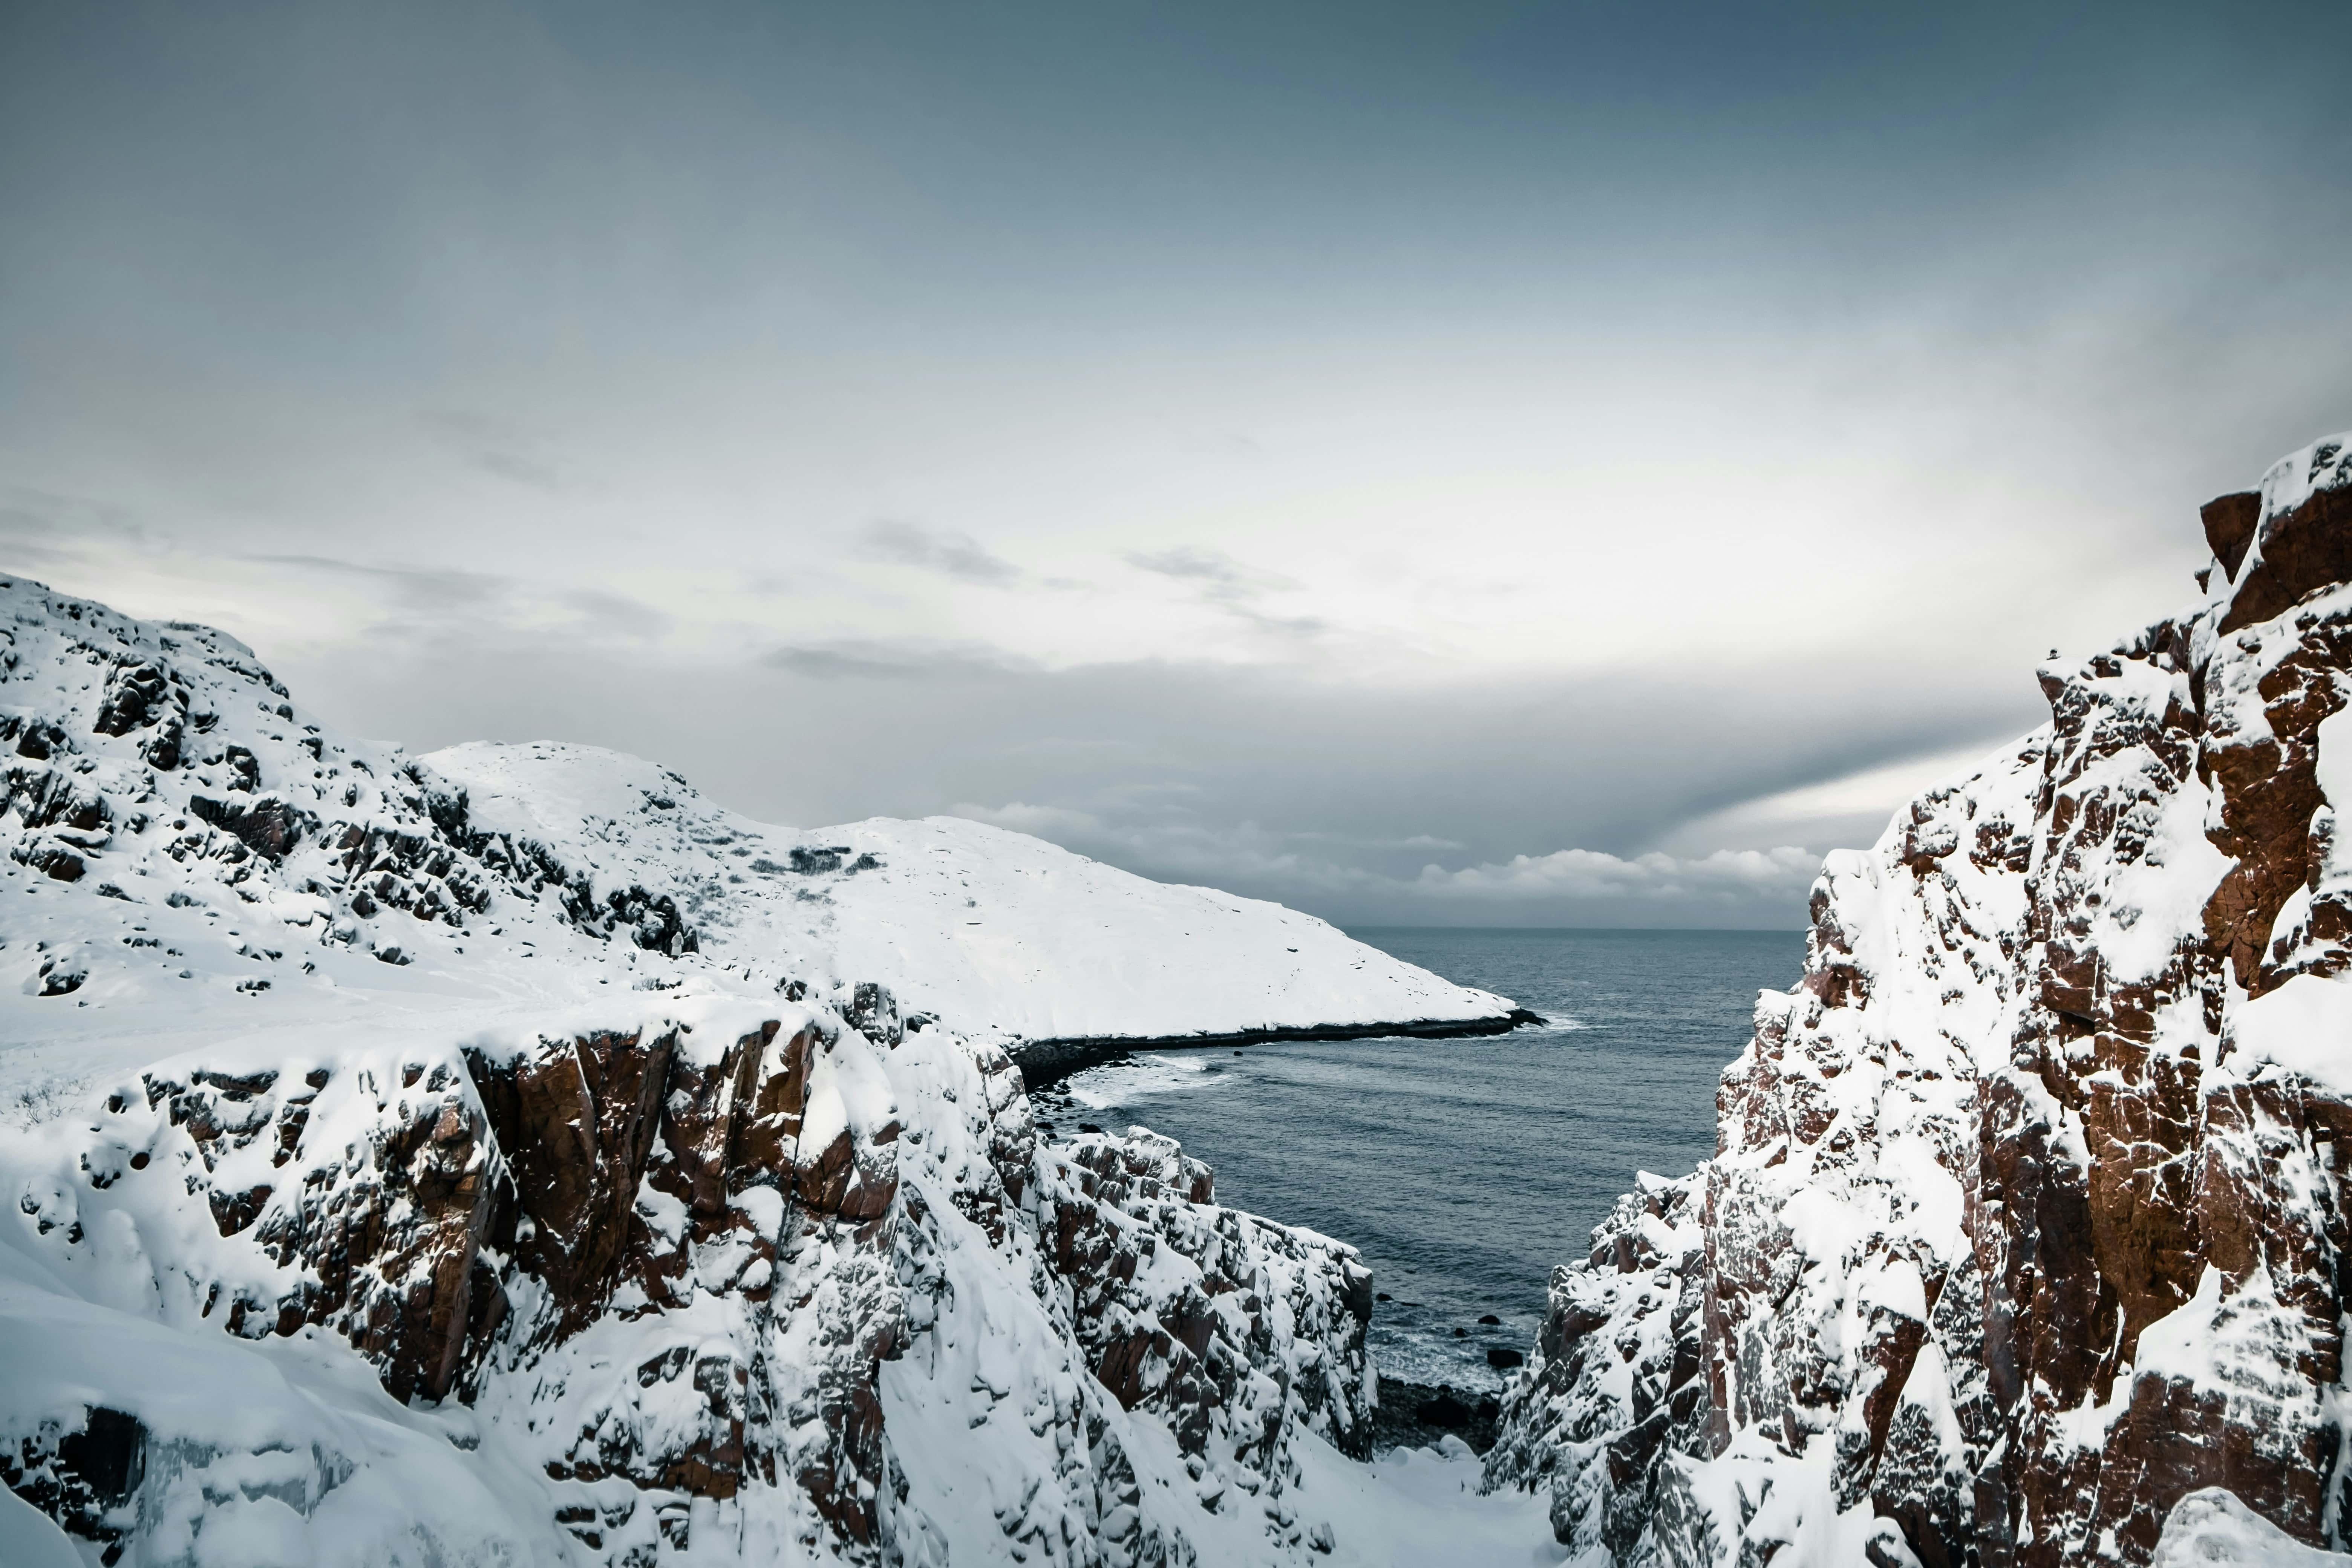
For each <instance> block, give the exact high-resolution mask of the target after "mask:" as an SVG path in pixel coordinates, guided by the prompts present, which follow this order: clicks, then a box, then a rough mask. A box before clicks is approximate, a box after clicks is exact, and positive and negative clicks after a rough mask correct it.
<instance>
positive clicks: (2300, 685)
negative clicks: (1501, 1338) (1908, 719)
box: [1487, 437, 2352, 1568]
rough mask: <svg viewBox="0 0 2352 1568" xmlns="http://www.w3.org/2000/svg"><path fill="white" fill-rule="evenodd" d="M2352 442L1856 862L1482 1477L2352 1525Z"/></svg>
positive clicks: (1838, 1542)
mask: <svg viewBox="0 0 2352 1568" xmlns="http://www.w3.org/2000/svg"><path fill="white" fill-rule="evenodd" d="M2347 447H2352V437H2338V438H2336V439H2334V440H2329V441H2323V442H2319V443H2316V444H2315V445H2314V446H2312V447H2307V448H2305V450H2303V451H2301V452H2298V453H2296V454H2294V456H2292V457H2290V458H2286V459H2284V461H2282V462H2281V463H2279V464H2278V465H2277V466H2276V467H2274V468H2273V469H2272V470H2271V471H2270V473H2269V475H2268V476H2267V477H2266V478H2265V479H2263V485H2262V489H2261V490H2260V491H2259V492H2250V493H2246V494H2242V495H2232V496H2226V497H2223V498H2221V500H2217V501H2214V502H2213V503H2211V504H2210V505H2209V506H2208V507H2206V508H2205V509H2204V521H2205V528H2206V533H2207V536H2208V539H2209V541H2210V543H2211V545H2212V550H2213V554H2214V557H2215V559H2214V563H2213V564H2212V566H2211V567H2210V569H2209V570H2208V572H2207V573H2205V574H2200V584H2201V585H2202V586H2203V588H2204V589H2205V593H2204V596H2203V597H2202V598H2201V599H2200V601H2199V602H2197V603H2195V604H2193V605H2190V606H2189V607H2188V608H2187V609H2185V610H2184V611H2182V612H2181V613H2180V614H2179V615H2177V616H2172V617H2170V618H2168V619H2167V620H2164V621H2160V622H2158V623H2157V624H2156V625H2155V626H2151V627H2149V628H2148V629H2147V631H2145V632H2143V633H2141V634H2139V635H2138V636H2137V637H2133V638H2131V639H2130V640H2128V641H2126V642H2124V643H2122V644H2119V645H2118V646H2117V647H2116V648H2115V649H2114V650H2113V651H2111V652H2108V653H2104V654H2101V655H2098V656H2097V657H2095V658H2090V659H2088V660H2085V661H2084V662H2083V663H2081V664H2079V665H2076V664H2065V665H2056V664H2053V665H2052V666H2049V667H2046V668H2043V669H2042V672H2041V675H2042V689H2043V691H2044V692H2045V693H2046V694H2047V696H2048V698H2049V700H2050V707H2051V721H2050V723H2049V724H2048V725H2046V726H2044V727H2043V728H2042V729H2041V730H2039V731H2035V732H2034V733H2033V734H2032V735H2029V736H2027V737H2026V738H2024V739H2023V740H2022V741H2021V742H2018V743H2017V744H2016V745H2014V746H2012V747H2010V748H2007V749H2005V750H2004V751H2002V752H2000V753H1998V754H1996V755H1995V756H1993V757H1991V758H1990V759H1988V761H1987V762H1986V763H1985V764H1984V765H1983V767H1982V768H1980V769H1979V771H1977V772H1976V773H1973V774H1972V775H1971V776H1969V777H1968V778H1966V779H1963V780H1960V781H1958V782H1957V783H1955V784H1951V785H1950V786H1948V787H1946V788H1942V789H1937V790H1934V791H1931V792H1929V793H1928V794H1927V795H1922V796H1921V797H1920V798H1919V799H1917V800H1916V801H1914V802H1913V803H1912V804H1911V805H1909V806H1908V807H1907V808H1906V809H1905V810H1904V811H1902V812H1900V813H1898V814H1897V815H1896V816H1895V821H1894V822H1893V824H1892V825H1891V826H1889V828H1888V830H1887V832H1886V834H1885V837H1882V838H1881V839H1880V841H1879V842H1878V844H1877V845H1876V847H1874V848H1873V849H1871V850H1870V851H1868V852H1866V853H1847V852H1842V853H1839V854H1834V855H1832V857H1830V859H1829V861H1828V864H1827V865H1826V866H1825V868H1824V869H1823V873H1822V879H1821V880H1820V881H1819V883H1818V884H1817V885H1816V887H1815V889H1814V893H1813V901H1812V917H1813V928H1812V935H1811V945H1810V949H1809V956H1808V960H1807V963H1806V973H1805V975H1804V979H1803V981H1802V983H1801V984H1799V985H1798V986H1797V987H1795V988H1794V989H1793V990H1791V991H1790V992H1789V993H1788V994H1780V995H1775V994H1767V995H1766V996H1764V997H1763V998H1762V999H1761V1000H1760V1001H1759V1005H1758V1008H1757V1013H1756V1036H1755V1039H1754V1040H1753V1042H1752V1043H1751V1044H1750V1045H1749V1046H1748V1049H1747V1051H1746V1052H1745V1053H1744V1054H1743V1055H1742V1056H1741V1057H1740V1058H1738V1061H1737V1062H1736V1063H1734V1064H1733V1066H1732V1067H1731V1068H1729V1069H1728V1070H1727V1072H1726V1073H1725V1075H1724V1078H1723V1084H1722V1089H1721V1092H1720V1094H1719V1096H1718V1100H1717V1106H1718V1113H1719V1131H1718V1153H1717V1157H1716V1158H1715V1159H1714V1160H1713V1161H1711V1162H1709V1163H1706V1165H1704V1166H1702V1167H1701V1168H1700V1169H1699V1170H1698V1171H1696V1172H1695V1173H1691V1174H1689V1175H1687V1176H1685V1177H1682V1178H1680V1179H1678V1180H1673V1181H1669V1180H1665V1179H1663V1178H1654V1177H1644V1178H1643V1185H1642V1190H1641V1191H1639V1192H1637V1193H1635V1194H1630V1195H1629V1196H1628V1197H1626V1198H1625V1199H1624V1200H1622V1203H1621V1204H1620V1205H1619V1207H1618V1210H1617V1212H1616V1214H1615V1215H1613V1216H1612V1218H1611V1219H1610V1220H1609V1222H1608V1223H1606V1224H1605V1225H1603V1226H1601V1228H1600V1229H1599V1230H1597V1231H1596V1232H1595V1233H1594V1236H1593V1246H1592V1249H1591V1255H1590V1258H1588V1260H1587V1261H1585V1262H1584V1263H1581V1264H1579V1265H1576V1266H1573V1267H1569V1268H1561V1269H1559V1271H1558V1272H1557V1273H1556V1275H1555V1277H1554V1280H1553V1285H1552V1289H1551V1301H1550V1310H1549V1319H1548V1321H1547V1322H1546V1324H1545V1326H1544V1328H1543V1331H1542V1333H1541V1336H1540V1341H1539V1343H1538V1354H1537V1356H1536V1357H1535V1358H1534V1360H1533V1362H1532V1363H1531V1364H1530V1367H1529V1369H1528V1373H1526V1374H1525V1375H1524V1376H1523V1377H1522V1379H1521V1380H1520V1382H1519V1384H1518V1385H1517V1387H1516V1388H1515V1389H1514V1390H1513V1392H1512V1393H1511V1394H1510V1396H1509V1397H1508V1399H1507V1401H1506V1409H1505V1415H1504V1423H1503V1426H1504V1431H1503V1436H1502V1440H1501V1441H1500V1443H1499V1444H1498V1445H1497V1447H1496V1448H1495V1450H1494V1451H1493V1452H1492V1453H1491V1454H1490V1455H1489V1456H1488V1464H1487V1476H1488V1481H1489V1484H1490V1485H1493V1486H1496V1487H1512V1486H1517V1487H1529V1488H1536V1489H1541V1490H1543V1491H1545V1492H1547V1493H1548V1494H1549V1498H1550V1504H1551V1510H1552V1519H1553V1523H1554V1526H1555V1530H1556V1531H1557V1533H1558V1535H1559V1539H1560V1540H1561V1541H1562V1542H1566V1543H1567V1544H1568V1545H1569V1546H1570V1548H1571V1549H1572V1550H1571V1553H1570V1555H1571V1559H1572V1560H1573V1561H1577V1562H1580V1563H1621V1564H1636V1563H1641V1564H1647V1563H1674V1564H1677V1565H1682V1564H1689V1565H1696V1564H1725V1565H1729V1564H1734V1563H1737V1564H1742V1565H1746V1564H1750V1563H1765V1562H1770V1563H1774V1564H1776V1565H1777V1568H1814V1565H1819V1568H1843V1565H1845V1564H1855V1563H1876V1564H1882V1565H1885V1564H1913V1563H1921V1564H1927V1565H1929V1568H1943V1565H1947V1564H1958V1563H1980V1564H2037V1565H2038V1564H2059V1563H2133V1564H2137V1563H2147V1562H2150V1561H2151V1560H2158V1561H2162V1562H2167V1563H2173V1562H2181V1563H2185V1562H2189V1561H2200V1562H2203V1561H2212V1562H2245V1563H2257V1562H2270V1561H2276V1562H2278V1563H2286V1562H2290V1561H2294V1562H2300V1561H2303V1560H2304V1559H2305V1556H2307V1555H2309V1554H2308V1553H2306V1552H2302V1551H2300V1550H2299V1549H2296V1548H2294V1546H2293V1544H2292V1542H2290V1541H2289V1540H2287V1538H2288V1537H2291V1538H2292V1540H2293V1542H2309V1543H2313V1544H2315V1545H2325V1546H2328V1547H2332V1548H2336V1549H2339V1550H2340V1549H2342V1548H2343V1547H2345V1546H2346V1545H2347V1542H2352V1517H2347V1510H2346V1503H2347V1495H2352V1493H2347V1488H2352V1468H2347V1442H2352V1420H2347V1410H2352V1403H2347V1399H2348V1398H2352V1388H2347V1383H2346V1369H2345V1364H2344V1352H2345V1331H2346V1324H2347V1308H2352V1228H2347V1222H2352V1185H2347V1184H2352V1166H2347V1159H2346V1157H2345V1155H2343V1154H2341V1153H2339V1149H2341V1148H2343V1147H2344V1146H2345V1141H2346V1140H2347V1138H2352V973H2347V972H2352V851H2347V849H2346V848H2345V847H2343V846H2342V845H2341V844H2340V843H2339V839H2338V819H2339V816H2340V815H2341V814H2342V813H2343V812H2344V811H2346V810H2347V808H2352V719H2347V718H2346V717H2345V716H2344V714H2345V710H2346V709H2347V703H2348V702H2352V453H2347ZM2210 1489H2223V1491H2225V1492H2226V1493H2228V1494H2233V1496H2234V1500H2232V1498H2231V1497H2230V1496H2223V1495H2221V1493H2217V1492H2215V1491H2212V1490H2210ZM2184 1500H2186V1501H2184ZM2246 1510H2252V1514H2253V1515H2255V1516H2259V1517H2258V1518H2256V1517H2249V1515H2248V1514H2247V1511H2246ZM2168 1515H2169V1516H2171V1526H2170V1528H2169V1530H2168V1528H2167V1519H2168ZM2263 1521H2268V1523H2267V1524H2265V1523H2264V1522H2263ZM2281 1531H2284V1535H2282V1534H2281V1533H2280V1532H2281Z"/></svg>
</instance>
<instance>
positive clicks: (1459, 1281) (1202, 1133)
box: [1049, 928, 1804, 1386]
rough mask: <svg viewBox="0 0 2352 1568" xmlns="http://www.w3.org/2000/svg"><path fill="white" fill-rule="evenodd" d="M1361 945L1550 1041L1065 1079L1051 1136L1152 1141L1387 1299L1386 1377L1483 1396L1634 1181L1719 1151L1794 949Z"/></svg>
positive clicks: (1412, 933) (1415, 933)
mask: <svg viewBox="0 0 2352 1568" xmlns="http://www.w3.org/2000/svg"><path fill="white" fill-rule="evenodd" d="M1349 934H1350V935H1352V936H1355V937H1356V938H1358V939H1359V940H1360V941H1363V942H1370V943H1371V944H1372V945H1373V946H1375V947H1379V948H1381V949H1382V950H1384V951H1386V952H1391V953H1394V954H1395V955H1396V956H1397V957H1399V958H1402V959H1404V960H1405V961H1406V962H1408V963H1417V964H1419V965H1421V966H1422V967H1423V968H1424V969H1429V970H1433V971H1434V972H1436V973H1439V974H1442V975H1444V976H1445V977H1446V978H1447V979H1448V980H1452V981H1455V982H1458V983H1459V984H1465V985H1475V986H1477V987H1479V988H1481V989H1483V990H1487V991H1495V992H1499V993H1500V994H1503V995H1506V996H1509V997H1513V998H1515V999H1516V1000H1517V1001H1518V1003H1519V1004H1520V1005H1522V1006H1527V1007H1532V1008H1534V1009H1535V1010H1536V1011H1537V1012H1538V1013H1541V1014H1543V1015H1544V1016H1546V1017H1548V1018H1550V1019H1552V1020H1554V1023H1553V1026H1552V1027H1550V1028H1548V1029H1522V1030H1518V1031H1516V1032H1514V1033H1512V1034H1509V1035H1501V1036H1491V1037H1485V1038H1479V1039H1466V1040H1415V1039H1384V1040H1350V1041H1343V1042H1335V1043H1330V1044H1314V1043H1309V1044H1297V1045H1277V1046H1258V1047H1251V1048H1250V1049H1248V1050H1246V1051H1242V1052H1238V1053H1237V1052H1234V1051H1231V1050H1217V1051H1170V1052H1162V1053H1155V1054H1152V1055H1150V1056H1140V1057H1136V1058H1130V1059H1129V1061H1127V1062H1123V1063H1112V1064H1108V1065H1106V1066H1104V1067H1100V1068H1094V1069H1091V1070H1090V1071H1088V1072H1086V1073H1082V1074H1080V1075H1078V1076H1077V1077H1076V1078H1074V1079H1071V1080H1070V1081H1069V1084H1068V1086H1067V1089H1068V1091H1069V1092H1070V1094H1071V1095H1072V1096H1073V1097H1074V1098H1075V1099H1076V1101H1077V1104H1076V1106H1075V1107H1073V1108H1072V1109H1071V1110H1068V1111H1064V1112H1061V1113H1060V1114H1056V1115H1055V1121H1056V1123H1057V1124H1059V1125H1060V1126H1061V1127H1062V1128H1063V1130H1064V1131H1068V1129H1069V1125H1070V1121H1071V1119H1072V1117H1073V1116H1074V1115H1075V1116H1083V1117H1085V1118H1087V1120H1090V1121H1097V1122H1100V1123H1102V1124H1103V1125H1105V1126H1108V1127H1110V1128H1112V1129H1114V1130H1118V1129H1122V1128H1124V1127H1125V1126H1126V1125H1128V1124H1129V1123H1130V1122H1140V1123H1142V1124H1143V1125H1145V1126H1148V1127H1150V1128H1152V1129H1154V1130H1156V1131H1160V1132H1163V1133H1166V1134H1167V1135H1168V1136H1170V1137H1171V1138H1176V1139H1179V1140H1181V1142H1183V1144H1184V1146H1185V1149H1186V1151H1187V1152H1190V1153H1192V1154H1193V1155H1195V1156H1197V1157H1198V1158H1200V1159H1202V1160H1206V1161H1207V1162H1208V1163H1210V1164H1211V1165H1213V1166H1214V1167H1215V1168H1216V1172H1217V1196H1218V1199H1219V1201H1221V1202H1223V1203H1226V1204H1230V1205H1234V1207H1237V1208H1244V1209H1248V1210H1250V1211H1252V1212H1253V1213H1256V1214H1262V1215H1266V1216H1268V1217H1269V1218H1273V1219H1278V1220H1280V1221H1282V1222H1284V1223H1285V1224H1289V1225H1305V1226H1310V1227H1312V1228H1314V1229H1316V1230H1319V1231H1322V1232H1324V1233H1325V1234H1327V1235H1329V1236H1333V1237H1339V1239H1341V1240H1343V1241H1347V1242H1350V1243H1352V1244H1354V1245H1355V1246H1356V1247H1360V1249H1361V1250H1362V1252H1363V1255H1364V1258H1365V1261H1366V1262H1368V1263H1370V1265H1371V1268H1372V1269H1373V1272H1374V1275H1375V1279H1374V1289H1376V1290H1380V1291H1384V1292H1386V1293H1387V1294H1388V1295H1390V1296H1391V1298H1392V1299H1391V1300H1387V1301H1381V1302H1378V1303H1376V1304H1375V1306H1374V1308H1373V1318H1372V1347H1373V1354H1374V1357H1375V1359H1376V1361H1377V1362H1378V1363H1379V1364H1380V1368H1381V1371H1382V1372H1384V1373H1389V1374H1390V1375H1391V1376H1397V1377H1404V1378H1409V1379H1412V1380H1413V1381H1415V1382H1423V1383H1441V1382H1443V1383H1452V1384H1455V1385H1456V1386H1488V1385H1492V1384H1496V1383H1497V1382H1499V1381H1500V1379H1499V1377H1498V1375H1497V1374H1496V1373H1493V1372H1492V1371H1490V1370H1489V1368H1488V1367H1487V1364H1486V1347H1487V1346H1488V1345H1489V1344H1495V1343H1502V1344H1507V1345H1510V1346H1512V1347H1514V1348H1520V1347H1524V1346H1525V1345H1526V1344H1527V1342H1528V1338H1529V1336H1530V1335H1531V1333H1532V1331H1533V1330H1534V1327H1535V1325H1536V1322H1537V1321H1538V1319H1539V1318H1540V1317H1541V1315H1542V1311H1543V1304H1544V1288H1545V1284H1546V1282H1547V1281H1548V1280H1549V1278H1550V1275H1551V1268H1552V1265H1553V1264H1555V1263H1558V1262H1562V1261H1566V1260H1568V1259H1570V1258H1580V1257H1582V1256H1583V1255H1584V1253H1585V1250H1586V1247H1587V1245H1588V1235H1589V1233H1590V1232H1591V1228H1592V1227H1593V1226H1595V1225H1597V1224H1598V1223H1600V1221H1601V1217H1602V1216H1603V1215H1606V1214H1607V1213H1608V1212H1609V1208H1610V1205H1612V1203H1613V1202H1614V1201H1615V1200H1616V1197H1617V1194H1620V1193H1622V1192H1625V1191H1628V1190H1629V1189H1630V1188H1631V1187H1632V1185H1633V1173H1634V1172H1635V1171H1637V1170H1649V1171H1655V1172H1658V1173H1661V1174H1666V1175H1680V1174H1682V1173H1684V1172H1685V1171H1687V1170H1689V1169H1690V1167H1691V1166H1692V1165H1693V1164H1694V1163H1696V1162H1698V1161H1700V1160H1703V1159H1706V1157H1707V1156H1708V1155H1710V1154H1712V1153H1713V1152H1715V1088H1716V1079H1717V1076H1718V1075H1719V1074H1720V1073H1721V1072H1722V1070H1723V1068H1724V1067H1725V1065H1726V1064H1727V1063H1728V1062H1729V1061H1730V1060H1731V1058H1733V1057H1735V1056H1737V1055H1738V1053H1739V1050H1740V1048H1741V1047H1743V1046H1744V1045H1745V1044H1746V1043H1747V1040H1748V1033H1749V1016H1750V1014H1751V1012H1752V1010H1753V1008H1754V1006H1755V1001H1756V993H1757V992H1758V991H1759V989H1768V988H1769V989H1772V990H1780V989H1785V988H1786V987H1788V986H1789V985H1791V984H1795V982H1796V980H1797V977H1798V973H1799V970H1800V968H1801V963H1802V960H1803V953H1804V938H1803V935H1802V934H1801V933H1800V932H1796V931H1460V930H1406V929H1394V928H1389V929H1368V930H1361V931H1352V932H1350V933H1349ZM1049 1114H1051V1112H1049ZM1484 1313H1493V1314H1494V1315H1496V1317H1499V1318H1501V1319H1502V1320H1503V1322H1502V1326H1501V1327H1491V1326H1485V1327H1482V1326H1481V1325H1480V1324H1479V1322H1478V1319H1479V1317H1480V1315H1481V1314H1484ZM1457 1328H1458V1329H1462V1330H1465V1331H1467V1332H1466V1335H1465V1336H1464V1337H1458V1338H1457V1337H1456V1336H1455V1334H1454V1331H1455V1330H1456V1329H1457Z"/></svg>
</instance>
